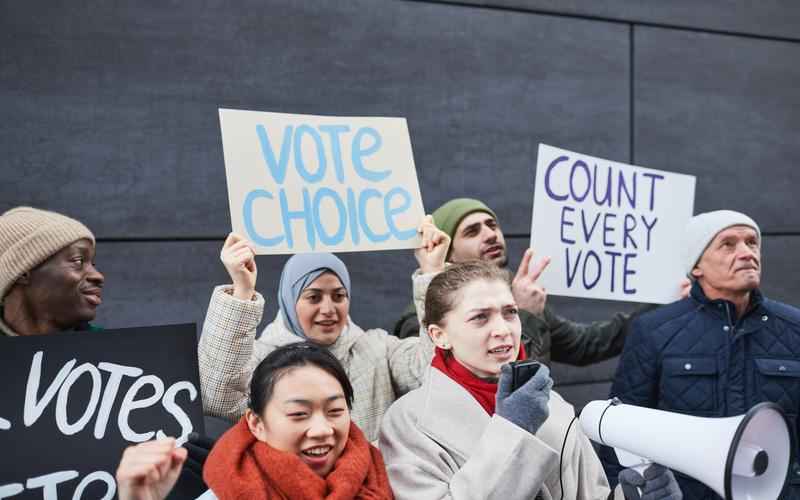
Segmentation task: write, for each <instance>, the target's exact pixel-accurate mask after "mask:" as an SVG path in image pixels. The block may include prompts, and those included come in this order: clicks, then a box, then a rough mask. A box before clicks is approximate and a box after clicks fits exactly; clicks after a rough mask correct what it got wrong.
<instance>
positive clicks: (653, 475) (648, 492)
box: [618, 464, 683, 500]
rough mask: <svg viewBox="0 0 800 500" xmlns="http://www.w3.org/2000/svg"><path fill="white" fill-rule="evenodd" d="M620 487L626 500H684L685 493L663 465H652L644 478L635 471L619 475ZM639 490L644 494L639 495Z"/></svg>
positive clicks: (646, 470)
mask: <svg viewBox="0 0 800 500" xmlns="http://www.w3.org/2000/svg"><path fill="white" fill-rule="evenodd" d="M618 478H619V485H620V486H621V487H622V493H624V494H625V500H682V499H683V493H681V489H680V487H678V481H676V480H675V476H674V475H673V474H672V471H671V470H669V469H667V468H666V467H664V466H663V465H658V464H652V465H651V466H650V467H648V468H647V469H645V471H644V477H642V475H640V474H639V473H638V472H636V471H635V470H633V469H623V470H622V472H620V473H619V476H618ZM639 488H641V490H642V494H641V495H639V490H638V489H639Z"/></svg>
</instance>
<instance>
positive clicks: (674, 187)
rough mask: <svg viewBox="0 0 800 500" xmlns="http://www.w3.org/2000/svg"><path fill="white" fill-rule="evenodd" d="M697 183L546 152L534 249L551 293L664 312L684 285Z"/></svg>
mask: <svg viewBox="0 0 800 500" xmlns="http://www.w3.org/2000/svg"><path fill="white" fill-rule="evenodd" d="M694 189H695V178H694V177H693V176H690V175H684V174H677V173H673V172H666V171H663V170H654V169H651V168H643V167H636V166H633V165H626V164H624V163H619V162H615V161H611V160H604V159H601V158H595V157H592V156H588V155H584V154H580V153H575V152H572V151H567V150H563V149H558V148H554V147H551V146H547V145H545V144H540V145H539V157H538V160H537V164H536V187H535V192H534V199H533V217H532V227H531V245H532V246H533V248H534V249H536V252H537V254H538V255H549V256H550V257H551V258H552V261H551V263H550V265H549V266H548V267H547V269H545V271H544V272H543V273H542V275H541V277H540V278H539V283H540V284H541V285H542V286H544V287H545V289H546V290H547V292H548V293H550V294H554V295H568V296H572V297H586V298H594V299H614V300H626V301H634V302H648V303H656V304H664V303H668V302H672V301H674V300H676V299H677V298H678V294H679V290H680V282H681V279H682V278H683V277H684V269H683V256H684V253H685V251H684V248H683V240H684V231H685V228H686V224H687V222H688V221H689V218H690V217H691V216H692V212H693V210H694Z"/></svg>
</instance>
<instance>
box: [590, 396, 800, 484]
mask: <svg viewBox="0 0 800 500" xmlns="http://www.w3.org/2000/svg"><path fill="white" fill-rule="evenodd" d="M580 421H581V427H582V428H583V432H584V433H585V434H586V436H587V437H588V438H589V439H591V440H592V441H595V442H598V443H601V444H604V445H607V446H611V447H613V448H615V450H616V452H617V457H618V458H619V460H620V465H622V466H623V467H635V466H637V465H643V464H647V463H650V461H653V462H657V463H659V464H661V465H664V466H665V467H668V468H670V469H673V470H676V471H679V472H682V473H684V474H686V475H688V476H691V477H693V478H695V479H697V480H698V481H700V482H702V483H704V484H705V485H707V486H708V487H710V488H711V489H713V490H714V491H715V492H717V494H718V495H719V496H721V497H722V498H724V499H725V500H765V499H774V498H778V496H779V495H780V493H781V490H783V486H784V484H785V483H786V479H787V477H788V476H787V475H788V472H789V466H790V464H791V461H792V456H793V450H794V445H793V443H792V440H793V436H792V433H791V431H790V427H789V422H788V420H787V419H786V416H785V415H784V413H783V410H782V409H781V407H780V406H778V405H777V404H775V403H760V404H757V405H756V406H754V407H752V408H751V409H750V411H748V412H747V413H745V414H744V415H739V416H737V417H724V418H703V417H694V416H691V415H684V414H681V413H672V412H667V411H662V410H654V409H652V408H643V407H640V406H633V405H627V404H622V403H621V402H620V401H619V400H617V399H612V400H608V401H591V402H589V403H588V404H587V405H586V406H584V407H583V411H581V415H580Z"/></svg>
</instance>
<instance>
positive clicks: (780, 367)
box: [753, 358, 800, 414]
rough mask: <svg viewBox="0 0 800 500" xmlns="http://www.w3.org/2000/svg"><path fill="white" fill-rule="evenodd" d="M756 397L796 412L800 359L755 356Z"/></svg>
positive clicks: (785, 409) (799, 397)
mask: <svg viewBox="0 0 800 500" xmlns="http://www.w3.org/2000/svg"><path fill="white" fill-rule="evenodd" d="M753 361H755V364H756V372H757V373H756V388H757V390H758V394H757V395H756V397H757V398H758V399H760V400H763V401H772V402H774V403H778V404H779V405H781V406H782V407H783V409H784V411H786V412H787V413H792V414H796V413H797V408H798V405H800V361H797V360H794V359H776V358H755V359H754V360H753Z"/></svg>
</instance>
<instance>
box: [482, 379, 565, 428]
mask: <svg viewBox="0 0 800 500" xmlns="http://www.w3.org/2000/svg"><path fill="white" fill-rule="evenodd" d="M500 370H501V372H500V381H499V382H498V383H497V395H496V396H495V397H496V399H497V407H496V412H497V414H498V415H500V416H501V417H503V418H505V419H506V420H509V421H511V422H512V423H514V424H516V425H517V426H518V427H521V428H523V429H525V430H526V431H528V432H530V433H531V434H536V431H538V430H539V427H541V426H542V424H543V423H544V422H545V420H547V417H548V416H549V415H550V409H549V408H548V406H547V403H548V402H549V401H550V389H551V388H552V387H553V379H551V378H550V369H549V368H547V366H546V365H541V366H540V367H539V370H538V371H537V372H536V374H535V375H534V376H533V377H531V379H530V380H528V381H527V382H525V384H524V385H523V386H522V387H520V388H519V389H517V390H516V391H513V392H512V390H511V388H512V386H513V383H512V379H511V365H503V367H502V368H501V369H500Z"/></svg>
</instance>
